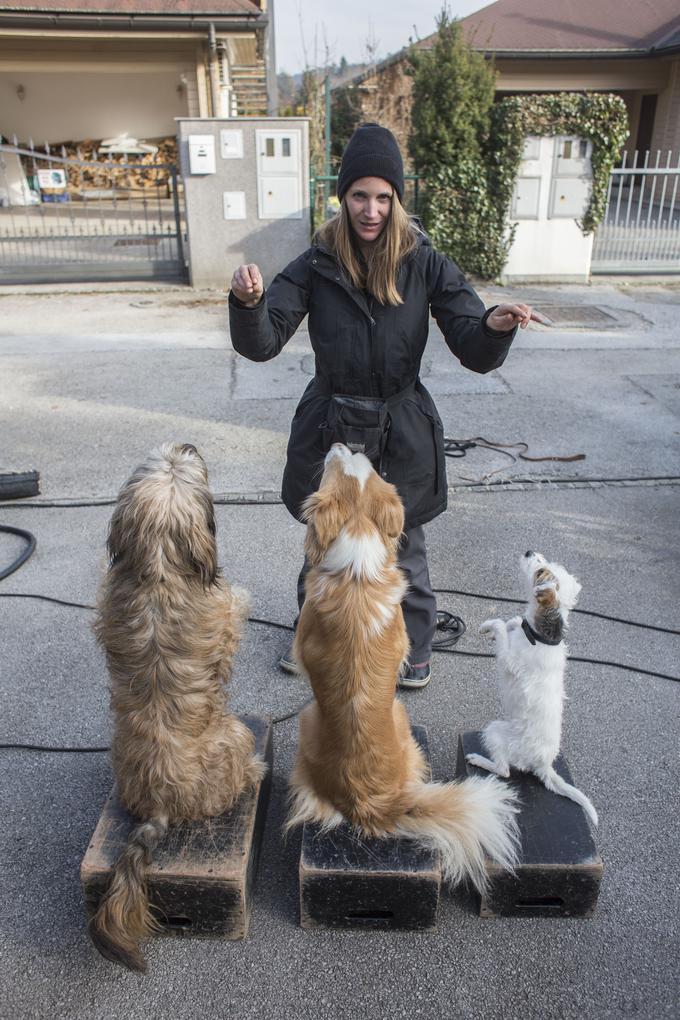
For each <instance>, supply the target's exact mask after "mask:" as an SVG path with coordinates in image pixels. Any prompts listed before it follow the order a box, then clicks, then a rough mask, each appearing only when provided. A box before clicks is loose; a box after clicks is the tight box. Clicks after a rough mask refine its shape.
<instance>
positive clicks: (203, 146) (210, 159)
mask: <svg viewBox="0 0 680 1020" xmlns="http://www.w3.org/2000/svg"><path fill="white" fill-rule="evenodd" d="M189 173H192V174H214V173H215V139H214V137H213V136H212V135H189Z"/></svg>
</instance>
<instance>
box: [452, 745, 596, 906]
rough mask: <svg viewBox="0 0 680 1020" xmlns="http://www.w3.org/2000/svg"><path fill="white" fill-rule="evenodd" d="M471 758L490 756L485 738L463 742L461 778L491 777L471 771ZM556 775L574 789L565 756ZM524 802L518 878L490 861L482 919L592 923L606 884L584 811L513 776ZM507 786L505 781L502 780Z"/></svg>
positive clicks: (524, 776) (532, 779)
mask: <svg viewBox="0 0 680 1020" xmlns="http://www.w3.org/2000/svg"><path fill="white" fill-rule="evenodd" d="M466 754H486V752H485V750H484V747H483V745H482V737H481V733H464V734H463V735H462V736H460V737H459V738H458V763H457V774H458V777H459V778H460V779H463V778H465V777H466V776H471V775H477V776H482V775H484V776H487V775H489V773H488V772H485V771H484V770H483V769H479V768H476V767H475V766H474V765H470V764H469V763H468V762H467V761H466V760H465V755H466ZM554 768H555V771H556V772H558V773H559V775H560V776H562V778H563V779H565V780H566V781H567V782H568V783H572V785H574V784H573V782H572V779H571V775H570V773H569V768H568V766H567V763H566V761H565V760H564V758H563V756H562V755H561V754H560V755H558V757H557V759H556V761H555V763H554ZM510 781H511V782H512V785H513V786H514V788H515V789H516V790H517V792H518V794H519V799H520V804H521V807H520V813H519V815H518V821H519V828H520V834H521V840H522V845H521V850H520V860H519V865H518V866H517V869H516V871H515V874H514V875H510V874H509V873H508V872H506V871H503V870H502V869H500V868H499V867H497V866H496V865H495V864H494V863H493V862H491V861H487V874H488V875H489V880H490V882H489V890H488V892H487V893H486V894H485V895H484V896H482V897H481V901H480V907H479V913H480V916H481V917H590V915H591V914H592V913H593V911H594V910H595V905H596V903H597V896H598V893H599V891H600V880H601V878H602V860H601V858H600V856H599V854H598V852H597V848H596V846H595V844H594V842H593V838H592V836H591V834H590V828H589V825H588V820H587V817H586V815H585V813H584V811H583V808H581V807H580V805H578V804H576V803H574V801H572V800H569V799H568V798H567V797H562V796H560V795H559V794H557V793H551V792H550V791H549V790H546V788H545V786H544V785H543V783H541V782H540V780H538V779H536V777H535V776H533V775H530V774H528V773H525V772H516V771H515V770H514V769H512V770H511V776H510ZM501 782H506V780H501Z"/></svg>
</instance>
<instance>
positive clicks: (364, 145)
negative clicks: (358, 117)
mask: <svg viewBox="0 0 680 1020" xmlns="http://www.w3.org/2000/svg"><path fill="white" fill-rule="evenodd" d="M360 177H382V179H383V180H384V181H389V182H390V184H391V185H392V187H393V188H394V190H395V191H396V193H397V194H398V195H399V200H400V201H401V199H402V198H403V197H404V163H403V161H402V158H401V152H400V151H399V146H398V145H397V139H396V138H395V137H394V135H393V134H392V132H391V131H389V130H388V129H387V128H384V127H380V125H379V124H362V125H361V126H360V127H358V128H357V129H356V131H355V132H354V134H353V135H352V137H351V138H350V140H349V141H348V143H347V146H346V148H345V151H344V153H343V156H342V163H341V164H340V173H339V175H338V198H339V199H340V201H342V198H343V196H344V194H345V192H346V191H348V189H349V187H350V185H351V184H352V183H353V182H354V181H356V180H358V179H359V178H360Z"/></svg>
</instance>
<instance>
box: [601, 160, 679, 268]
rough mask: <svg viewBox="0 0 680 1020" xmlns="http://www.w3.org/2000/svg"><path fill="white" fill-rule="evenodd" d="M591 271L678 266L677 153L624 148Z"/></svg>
mask: <svg viewBox="0 0 680 1020" xmlns="http://www.w3.org/2000/svg"><path fill="white" fill-rule="evenodd" d="M591 268H592V272H593V273H663V272H680V155H678V156H674V155H673V153H672V152H668V153H666V154H664V155H662V153H661V152H657V153H656V156H655V157H653V154H652V153H650V152H645V153H638V152H635V153H634V155H633V158H632V160H631V159H630V157H629V156H628V155H627V153H625V152H624V154H623V157H622V161H621V166H619V167H616V168H615V169H614V170H613V171H612V174H611V177H610V180H609V193H608V196H607V211H606V213H605V215H604V218H603V220H602V223H601V224H600V226H599V227H598V228H597V231H596V233H595V239H594V242H593V257H592V267H591Z"/></svg>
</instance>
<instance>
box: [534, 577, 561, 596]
mask: <svg viewBox="0 0 680 1020" xmlns="http://www.w3.org/2000/svg"><path fill="white" fill-rule="evenodd" d="M558 588H559V585H558V583H557V581H556V580H555V579H554V578H551V579H550V580H547V581H539V582H538V584H535V585H534V595H535V597H536V598H539V596H540V595H545V593H546V592H549V591H552V592H556V591H557V589H558Z"/></svg>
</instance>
